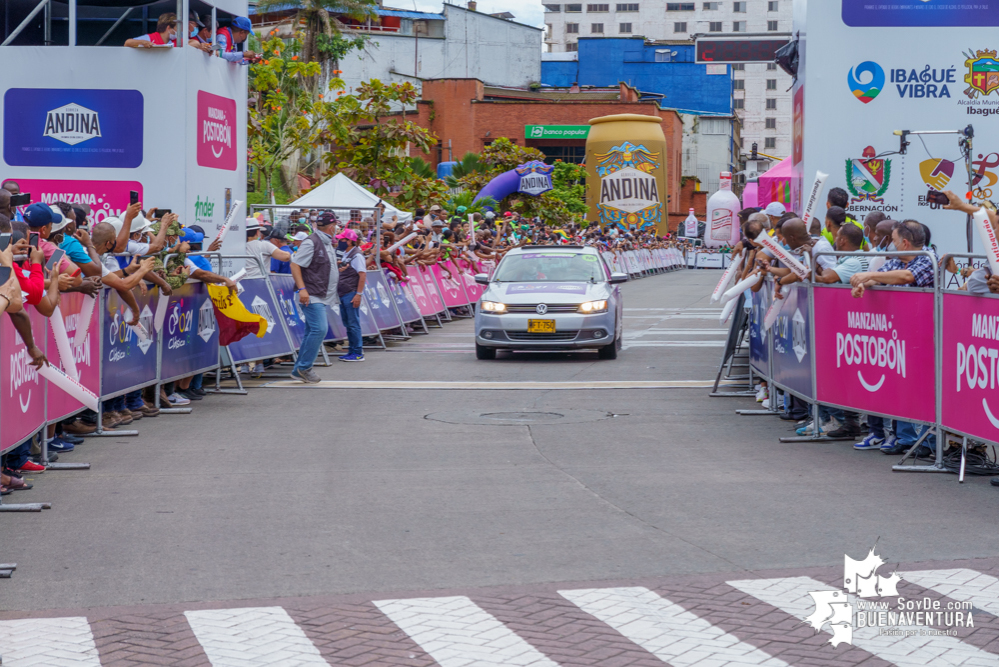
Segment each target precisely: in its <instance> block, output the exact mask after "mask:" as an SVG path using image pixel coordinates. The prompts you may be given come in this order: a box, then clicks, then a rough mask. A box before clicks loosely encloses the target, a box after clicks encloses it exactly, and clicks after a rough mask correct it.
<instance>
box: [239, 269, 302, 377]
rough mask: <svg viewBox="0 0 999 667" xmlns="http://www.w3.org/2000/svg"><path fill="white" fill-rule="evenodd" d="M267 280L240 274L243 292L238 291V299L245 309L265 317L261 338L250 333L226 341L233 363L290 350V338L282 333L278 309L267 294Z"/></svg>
mask: <svg viewBox="0 0 999 667" xmlns="http://www.w3.org/2000/svg"><path fill="white" fill-rule="evenodd" d="M267 280H268V279H267V278H244V279H243V280H241V281H239V282H240V284H241V285H242V286H243V293H242V294H240V295H239V300H240V301H242V302H243V305H244V306H246V308H247V310H250V311H252V312H254V313H256V314H257V315H260V316H261V317H263V318H264V319H266V320H267V333H266V334H264V336H263V338H257V337H256V336H254V335H253V334H250V335H249V336H244V337H242V338H240V339H239V340H238V341H236V342H234V343H231V344H230V345H229V353H230V354H231V355H232V360H233V362H235V363H237V364H238V363H242V362H244V361H255V360H257V359H269V358H271V357H281V356H284V355H286V354H291V353H292V352H293V351H294V349H293V348H292V345H291V342H290V341H289V340H288V338H287V336H285V334H284V327H282V326H281V323H280V322H279V321H278V319H277V318H278V317H281V310H280V309H279V307H278V304H276V303H275V302H274V298H273V297H272V296H271V291H270V289H268V287H267Z"/></svg>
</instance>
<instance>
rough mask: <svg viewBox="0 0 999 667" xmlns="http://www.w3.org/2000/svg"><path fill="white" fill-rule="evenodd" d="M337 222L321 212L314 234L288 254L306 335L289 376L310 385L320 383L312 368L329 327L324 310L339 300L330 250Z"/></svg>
mask: <svg viewBox="0 0 999 667" xmlns="http://www.w3.org/2000/svg"><path fill="white" fill-rule="evenodd" d="M336 223H337V219H336V216H335V215H334V214H333V213H329V212H327V213H323V214H322V215H320V216H319V220H318V221H317V222H316V229H317V231H316V233H315V234H313V235H312V236H310V237H309V238H307V239H305V240H304V241H302V245H300V246H299V247H298V250H297V251H296V252H295V254H294V255H292V256H291V275H292V276H293V277H294V278H295V287H297V288H298V302H299V307H300V308H301V309H302V313H303V314H304V315H305V336H304V337H303V338H302V346H301V347H300V348H299V350H298V361H296V362H295V367H294V368H293V369H292V370H291V377H293V378H295V379H296V380H301V381H302V382H308V383H310V384H315V383H317V382H319V376H318V375H316V373H315V371H313V370H312V365H313V364H314V363H315V361H316V355H317V354H319V347H320V346H321V345H322V344H323V339H324V338H325V337H326V331H327V330H328V327H329V325H328V324H327V320H326V309H327V308H331V307H333V305H334V304H337V303H339V297H338V296H337V289H336V288H337V279H338V276H339V271H338V270H337V266H336V252H335V251H334V249H333V234H334V233H336Z"/></svg>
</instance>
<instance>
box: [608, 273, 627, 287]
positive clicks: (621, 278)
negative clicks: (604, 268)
mask: <svg viewBox="0 0 999 667" xmlns="http://www.w3.org/2000/svg"><path fill="white" fill-rule="evenodd" d="M626 282H628V274H627V273H612V274H611V275H610V284H611V285H617V284H618V283H626Z"/></svg>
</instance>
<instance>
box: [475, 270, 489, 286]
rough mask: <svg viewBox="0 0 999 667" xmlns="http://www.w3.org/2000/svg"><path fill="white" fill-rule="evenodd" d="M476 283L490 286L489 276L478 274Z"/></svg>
mask: <svg viewBox="0 0 999 667" xmlns="http://www.w3.org/2000/svg"><path fill="white" fill-rule="evenodd" d="M475 283H476V284H477V285H488V284H489V276H488V274H485V273H476V274H475Z"/></svg>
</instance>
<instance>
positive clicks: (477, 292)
mask: <svg viewBox="0 0 999 667" xmlns="http://www.w3.org/2000/svg"><path fill="white" fill-rule="evenodd" d="M456 261H457V264H458V266H459V267H460V268H461V279H462V281H463V283H464V285H465V294H467V295H468V301H469V303H476V302H478V300H479V297H480V296H482V293H483V292H485V291H486V288H485V287H484V286H483V285H480V284H478V283H477V282H475V274H476V273H478V272H479V271H478V270H477V269H476V268H475V266H473V265H472V263H471V262H469V261H466V260H464V259H459V260H456Z"/></svg>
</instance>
